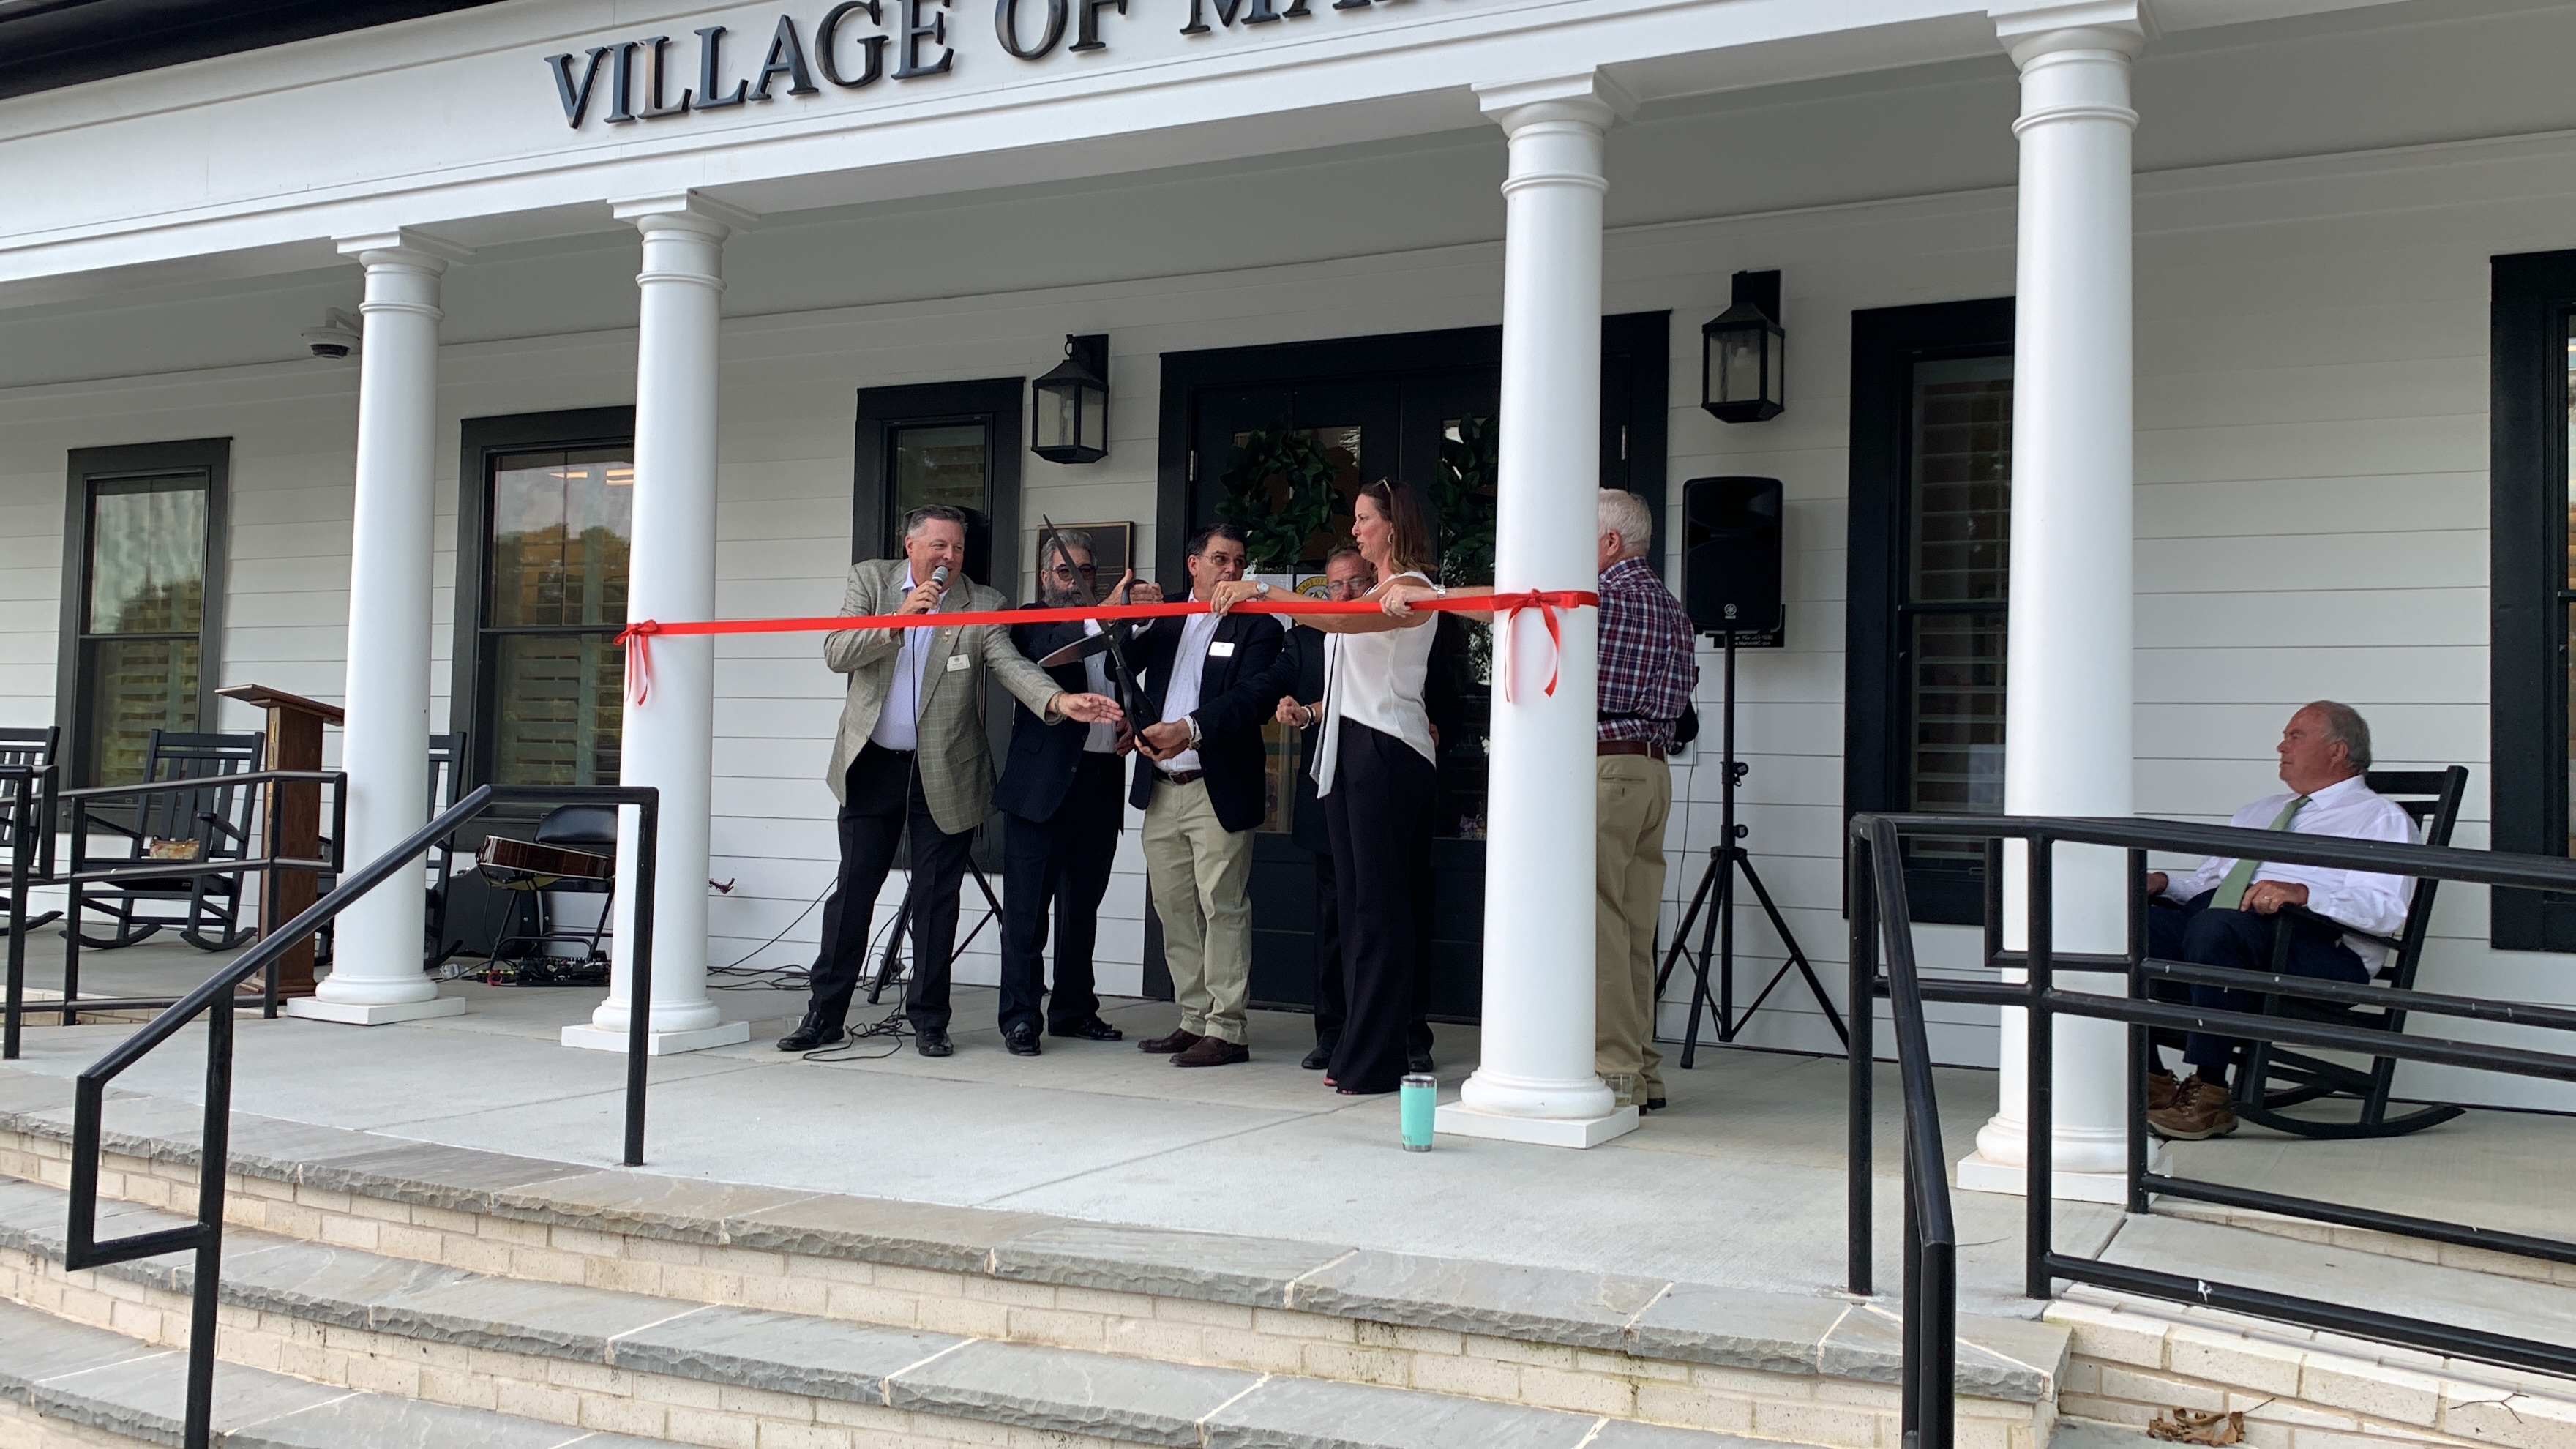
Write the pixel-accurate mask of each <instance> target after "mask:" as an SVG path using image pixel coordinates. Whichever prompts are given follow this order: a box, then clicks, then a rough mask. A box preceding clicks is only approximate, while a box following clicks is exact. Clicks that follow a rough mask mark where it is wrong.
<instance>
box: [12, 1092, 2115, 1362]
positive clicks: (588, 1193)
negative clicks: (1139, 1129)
mask: <svg viewBox="0 0 2576 1449" xmlns="http://www.w3.org/2000/svg"><path fill="white" fill-rule="evenodd" d="M69 1095H70V1094H69V1091H68V1087H67V1084H66V1083H63V1082H61V1081H60V1080H58V1079H55V1078H50V1077H42V1076H38V1075H35V1074H32V1073H27V1072H23V1071H19V1070H15V1069H5V1068H0V1131H16V1132H21V1133H24V1134H27V1135H30V1136H38V1137H45V1138H52V1139H56V1140H68V1139H69V1137H70V1134H71V1108H70V1105H69ZM109 1103H110V1105H109V1110H108V1122H107V1128H106V1131H105V1132H104V1133H103V1140H104V1141H105V1143H106V1145H107V1147H108V1149H109V1150H110V1151H114V1152H119V1153H124V1154H128V1155H132V1156H138V1157H145V1158H152V1159H160V1160H168V1161H175V1162H185V1163H190V1164H193V1163H194V1162H195V1161H196V1151H197V1142H198V1133H199V1127H200V1124H201V1122H202V1118H203V1111H202V1109H201V1108H199V1107H198V1106H196V1105H195V1104H192V1103H187V1102H180V1101H175V1100H172V1099H168V1098H161V1097H152V1096H147V1095H144V1094H140V1093H111V1094H110V1097H109ZM230 1158H231V1164H232V1168H233V1170H234V1171H235V1172H238V1173H243V1174H245V1175H249V1176H253V1177H258V1178H263V1179H267V1180H271V1181H279V1182H291V1183H297V1184H300V1185H303V1186H307V1187H311V1188H315V1189H319V1190H323V1191H329V1192H338V1193H347V1194H350V1195H353V1196H361V1197H368V1198H373V1199H378V1200H382V1201H389V1202H399V1203H406V1204H413V1205H420V1206H427V1207H434V1208H440V1209H445V1210H448V1211H456V1212H466V1213H479V1214H488V1215H492V1216H497V1217H504V1218H511V1219H516V1220H521V1221H528V1222H538V1223H548V1224H560V1225H565V1226H573V1227H580V1228H585V1229H588V1230H592V1231H598V1232H608V1233H622V1234H628V1235H633V1236H641V1237H653V1238H662V1239H667V1240H671V1241H678V1242H695V1243H705V1244H715V1245H721V1246H728V1247H736V1248H746V1249H753V1250H762V1251H772V1252H787V1253H797V1254H803V1255H807V1256H813V1257H832V1258H845V1259H851V1260H856V1261H863V1262H869V1263H877V1264H891V1265H896V1266H902V1267H914V1268H927V1269H932V1270H935V1271H941V1272H950V1273H961V1274H979V1275H985V1276H990V1277H995V1278H1003V1279H1015V1280H1020V1281H1026V1282H1034V1283H1046V1284H1051V1285H1054V1286H1058V1287H1072V1288H1091V1289H1099V1290H1103V1291H1108V1292H1117V1293H1146V1294H1154V1295H1158V1296H1164V1297H1172V1298H1184V1299H1195V1300H1199V1301H1205V1302H1216V1303H1228V1304H1235V1305H1239V1306H1245V1307H1254V1308H1293V1309H1296V1310H1298V1311H1301V1312H1308V1313H1319V1314H1329V1315H1334V1316H1339V1317H1345V1318H1356V1319H1365V1320H1368V1321H1372V1322H1380V1323H1391V1324H1397V1325H1401V1326H1405V1327H1414V1328H1438V1329H1448V1330H1452V1331H1457V1332H1465V1333H1475V1334H1482V1335H1487V1336H1491V1337H1498V1338H1511V1339H1518V1340H1522V1341H1528V1342H1540V1343H1551V1344H1562V1345H1570V1346H1576V1347H1586V1348H1602V1349H1609V1350H1613V1351H1621V1352H1626V1353H1630V1354H1634V1355H1636V1356H1638V1357H1641V1358H1652V1359H1662V1360H1668V1361H1673V1362H1680V1363H1691V1364H1705V1365H1710V1366H1714V1367H1722V1368H1739V1369H1753V1370H1759V1371H1766V1372H1773V1373H1792V1374H1814V1375H1820V1376H1824V1377H1830V1378H1842V1379H1850V1380H1855V1381H1858V1382H1864V1383H1873V1384H1893V1383H1895V1382H1897V1381H1898V1379H1899V1377H1900V1373H1901V1367H1902V1355H1901V1352H1900V1347H1901V1345H1900V1338H1899V1334H1898V1331H1897V1321H1896V1319H1895V1317H1894V1316H1893V1315H1892V1314H1890V1313H1889V1312H1887V1311H1886V1310H1885V1309H1883V1308H1881V1307H1879V1306H1876V1305H1872V1304H1861V1303H1854V1302H1851V1301H1850V1300H1847V1299H1843V1298H1838V1297H1821V1296H1813V1295H1804V1294H1794V1293H1772V1292H1760V1291H1753V1290H1746V1289H1739V1288H1727V1287H1720V1286H1716V1285H1709V1284H1695V1283H1678V1282H1671V1281H1668V1280H1665V1279H1660V1278H1641V1277H1635V1276H1632V1275H1626V1274H1616V1273H1593V1272H1577V1271H1571V1270H1565V1269H1556V1268H1532V1267H1523V1266H1517V1265H1512V1264H1504V1263H1490V1262H1479V1261H1474V1260H1468V1259H1455V1258H1434V1257H1426V1256H1420V1255H1414V1254H1404V1253H1388V1252H1379V1251H1374V1250H1364V1249H1355V1248H1352V1247H1349V1246H1343V1245H1333V1244H1320V1243H1307V1242H1297V1241H1290V1240H1286V1239H1275V1238H1258V1237H1250V1236H1242V1235H1233V1234H1221V1233H1197V1232H1185V1231H1180V1230H1176V1229H1164V1228H1148V1227H1132V1226H1121V1225H1117V1224H1106V1223H1095V1222H1084V1221H1079V1220H1075V1219H1068V1218H1058V1217H1050V1216H1046V1215H1043V1214H1038V1213H1021V1212H1000V1211H994V1210H990V1209H984V1208H971V1207H953V1206H948V1205H944V1204H938V1203H919V1202H905V1201H899V1200H894V1199H886V1198H867V1197H854V1196H845V1195H839V1194H832V1193H813V1192H802V1191H796V1190H791V1189H785V1188H770V1187H759V1186H752V1185H745V1184H739V1183H723V1182H710V1181H705V1180H701V1179H695V1178H675V1177H661V1176H656V1175H654V1174H652V1173H647V1172H640V1171H634V1170H630V1169H621V1168H601V1167H597V1166H584V1165H581V1164H577V1163H565V1162H549V1161H545V1160H542V1159H537V1158H528V1157H516V1156H511V1155H509V1154H505V1153H497V1152H484V1151H479V1150H476V1149H471V1148H462V1147H448V1146H442V1145H439V1144H436V1143H427V1142H415V1141H409V1140H406V1139H402V1138H395V1137H388V1136H385V1135H383V1134H380V1133H373V1132H360V1131H355V1130H350V1129H345V1128H336V1127H318V1126H314V1125H312V1124H309V1123H301V1122H288V1121H283V1120H279V1119H276V1118H266V1117H255V1116H250V1115H248V1114H244V1113H235V1114H234V1115H233V1119H232V1127H231V1141H230ZM2067 1344H2068V1334H2067V1332H2066V1330H2064V1329H2063V1328H2060V1327H2058V1326H2057V1325H2054V1324H2048V1323H2039V1322H2032V1321H2030V1320H2027V1319H2018V1318H1991V1317H1985V1316H1981V1315H1976V1314H1961V1315H1960V1316H1959V1354H1958V1384H1959V1388H1960V1390H1961V1391H1962V1392H1964V1393H1970V1394H1975V1395H1978V1396H1981V1397H1986V1398H1992V1399H1998V1400H2004V1401H2008V1402H2015V1403H2024V1404H2032V1403H2038V1402H2040V1401H2042V1400H2043V1399H2048V1398H2052V1397H2054V1395H2055V1392H2056V1385H2057V1383H2058V1381H2059V1378H2060V1376H2061V1375H2062V1373H2063V1371H2064V1368H2065V1366H2066V1363H2067V1353H2068V1347H2067Z"/></svg>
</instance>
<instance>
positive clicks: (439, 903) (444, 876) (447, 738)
mask: <svg viewBox="0 0 2576 1449" xmlns="http://www.w3.org/2000/svg"><path fill="white" fill-rule="evenodd" d="M464 766H465V736H464V735H463V734H451V735H431V736H430V737H429V813H430V816H431V818H433V819H435V818H436V817H437V816H438V814H439V812H440V811H443V810H445V809H446V808H447V807H449V806H450V805H453V804H455V803H456V797H457V794H458V793H459V792H458V790H457V788H456V787H457V786H458V784H459V783H461V782H462V780H463V778H464V776H463V774H462V773H461V772H462V771H463V769H464ZM426 861H427V863H428V866H429V911H428V914H427V915H426V917H424V921H425V923H426V925H427V928H428V941H427V943H426V951H427V954H428V969H430V970H432V971H435V970H437V969H438V968H439V967H441V966H443V965H445V964H446V963H447V958H448V957H450V956H453V955H455V954H456V953H457V952H459V951H461V950H464V949H465V943H464V942H463V941H461V940H457V941H451V940H449V939H448V937H447V897H448V894H449V890H448V883H449V882H450V881H452V880H453V879H455V872H456V837H455V836H452V835H451V836H449V837H448V838H447V839H445V840H442V841H440V842H438V844H436V845H433V846H431V847H430V848H429V854H428V856H427V857H426Z"/></svg>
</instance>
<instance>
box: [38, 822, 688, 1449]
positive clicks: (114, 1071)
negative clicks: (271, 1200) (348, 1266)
mask: <svg viewBox="0 0 2576 1449" xmlns="http://www.w3.org/2000/svg"><path fill="white" fill-rule="evenodd" d="M271 773H285V774H288V775H290V776H297V777H299V778H300V775H299V774H298V772H293V771H288V772H271ZM232 778H236V779H242V778H248V777H232ZM549 801H551V802H555V803H584V804H607V805H633V806H636V807H637V816H638V819H637V822H636V825H637V828H636V832H635V859H636V863H637V871H636V875H637V879H636V882H635V896H634V901H635V907H634V917H635V924H634V933H635V939H634V950H633V952H632V963H633V970H632V971H631V973H630V975H629V981H628V988H629V989H628V995H627V1003H628V1005H627V1010H628V1024H627V1038H626V1143H625V1148H626V1151H625V1158H624V1162H625V1165H626V1166H628V1167H640V1166H642V1165H643V1162H644V1088H645V1063H646V1060H647V1058H646V1052H645V1048H646V1046H647V1033H648V1032H649V1030H650V1028H651V1018H652V999H653V877H654V857H655V851H656V844H657V841H658V838H659V833H660V819H659V816H660V812H661V792H660V791H659V790H656V789H653V788H651V787H649V786H563V787H559V788H549V787H545V786H533V785H485V786H482V787H480V788H478V789H477V790H475V791H474V792H473V793H472V794H470V795H467V796H466V797H465V798H464V799H462V800H459V801H457V802H456V804H455V805H453V806H451V807H449V808H448V809H447V810H445V811H443V812H441V813H440V814H439V816H438V818H436V819H434V820H432V821H430V822H429V823H428V824H427V825H425V826H422V827H421V828H420V829H419V830H417V831H414V832H413V833H412V834H411V835H410V836H409V837H408V838H406V839H405V840H404V841H403V842H402V843H401V844H400V845H397V846H395V847H394V848H393V849H391V850H389V851H386V852H385V853H384V854H383V855H380V856H378V857H376V858H375V859H374V860H371V861H369V862H367V863H366V864H365V865H363V866H361V867H359V868H358V869H357V870H356V871H355V872H353V873H351V874H348V875H346V876H343V877H342V878H341V880H340V882H339V887H338V889H336V890H334V891H332V892H331V893H330V894H329V895H327V896H324V897H323V898H322V899H321V900H319V901H316V902H315V903H314V904H313V905H312V906H310V907H308V908H307V909H305V910H304V911H303V912H302V913H301V914H299V915H297V916H296V917H295V919H294V920H291V921H289V922H287V923H286V924H285V925H284V926H281V927H279V928H278V929H277V931H276V932H274V933H273V934H271V935H270V936H268V937H267V938H266V939H265V940H262V941H261V942H260V943H259V944H258V945H256V946H253V947H252V948H251V949H249V950H248V951H245V952H243V953H242V954H241V955H240V956H239V957H238V958H236V959H235V960H234V961H233V963H232V964H231V965H230V966H227V967H225V968H224V969H223V970H221V971H218V972H216V973H215V974H214V975H213V976H211V977H208V978H207V979H206V980H205V981H204V982H203V983H202V984H200V985H199V986H198V987H197V988H196V989H195V990H194V991H191V992H189V993H188V994H187V995H186V996H184V997H182V998H180V999H179V1001H178V1002H177V1003H176V1004H175V1005H173V1006H171V1007H170V1008H169V1009H168V1010H165V1011H163V1012H162V1013H161V1014H160V1015H159V1016H156V1017H154V1018H153V1019H152V1020H151V1022H150V1023H148V1024H146V1025H145V1026H144V1027H143V1029H142V1030H140V1031H137V1032H136V1033H135V1034H134V1035H132V1036H130V1037H128V1038H126V1039H125V1040H124V1041H122V1042H120V1043H118V1044H117V1046H116V1047H115V1049H114V1050H112V1051H110V1052H108V1053H107V1055H105V1056H103V1057H100V1058H99V1059H98V1060H97V1061H95V1062H93V1063H91V1064H90V1065H89V1066H88V1067H86V1068H84V1069H83V1070H82V1072H81V1074H80V1076H79V1077H78V1078H77V1079H76V1080H75V1082H74V1084H73V1093H74V1094H73V1100H72V1152H71V1184H70V1186H71V1211H70V1223H69V1225H68V1226H67V1228H66V1229H65V1232H64V1248H63V1266H64V1268H65V1269H66V1270H67V1271H79V1270H81V1269H86V1268H97V1267H103V1266H105V1265H107V1264H110V1263H123V1262H129V1261H132V1260H133V1259H136V1258H149V1257H155V1256H157V1255H159V1254H162V1253H174V1252H183V1251H188V1250H191V1249H193V1250H194V1251H195V1252H196V1254H197V1265H196V1272H195V1280H194V1282H193V1284H192V1285H191V1291H192V1295H193V1296H192V1300H191V1303H190V1309H191V1312H190V1317H189V1328H188V1395H187V1422H186V1426H185V1429H184V1431H183V1435H182V1440H181V1442H182V1444H183V1445H184V1446H185V1449H207V1446H208V1445H209V1443H210V1441H211V1436H212V1430H213V1415H214V1391H215V1312H216V1306H217V1294H218V1290H219V1287H220V1284H221V1278H222V1271H223V1229H224V1189H225V1178H226V1176H227V1166H226V1164H227V1162H228V1160H229V1147H230V1132H231V1122H232V1069H233V1013H232V1011H231V1010H230V998H231V997H232V995H233V993H234V992H235V991H236V990H237V989H238V988H239V987H240V985H241V983H243V982H245V981H247V980H249V979H250V978H251V977H252V976H254V975H256V974H258V973H259V972H261V971H264V970H267V969H268V968H269V966H270V965H271V964H272V963H273V962H275V961H276V960H277V958H278V957H280V956H282V955H284V954H285V953H286V952H287V951H288V950H289V949H291V948H293V947H294V946H295V945H296V944H297V943H299V942H301V941H303V940H305V939H306V938H308V937H310V936H311V935H313V933H314V932H316V931H318V930H320V929H321V928H322V925H323V923H324V922H326V921H329V920H330V919H331V918H333V917H334V916H337V915H339V914H340V913H341V912H342V911H344V910H347V909H348V908H349V906H350V904H351V903H353V902H355V901H357V900H358V899H359V898H361V897H363V896H364V895H366V894H367V892H369V891H372V890H374V889H375V888H377V887H378V886H381V885H383V884H384V883H385V882H386V881H389V880H393V879H395V878H396V877H397V876H400V875H402V874H403V873H404V872H405V871H407V870H410V869H413V868H414V867H413V862H415V861H417V860H418V859H420V857H421V856H423V855H425V854H426V853H428V851H429V850H430V848H431V847H432V846H435V845H436V844H438V842H440V841H441V840H444V839H446V838H447V837H448V836H450V835H452V834H454V833H455V832H456V831H457V829H458V828H460V827H461V826H463V825H464V824H465V823H466V822H467V821H469V820H472V819H473V818H474V817H475V816H477V815H479V814H481V813H483V811H485V810H486V809H489V808H490V807H492V806H493V805H496V804H503V803H543V802H549ZM336 838H338V837H335V839H336ZM219 1004H221V1005H223V1006H225V1008H226V1009H224V1010H212V1009H211V1008H213V1007H215V1006H217V1005H219ZM200 1015H203V1016H204V1017H205V1018H206V1027H207V1031H206V1102H205V1125H204V1127H203V1129H202V1135H201V1139H200V1146H199V1150H198V1157H197V1220H196V1221H195V1222H194V1223H191V1224H189V1225H188V1226H187V1227H184V1228H168V1229H164V1230H162V1231H159V1232H151V1233H137V1234H135V1235H133V1236H130V1237H124V1238H115V1239H111V1240H109V1241H107V1242H100V1241H99V1240H98V1177H99V1170H100V1165H101V1155H102V1152H103V1147H102V1143H103V1141H104V1134H105V1128H106V1112H107V1086H108V1083H110V1082H112V1081H114V1080H116V1078H117V1077H118V1076H119V1075H120V1074H121V1073H123V1072H124V1071H125V1069H126V1068H128V1067H131V1066H133V1065H134V1064H135V1063H136V1062H139V1061H141V1060H142V1059H143V1058H144V1056H145V1055H146V1054H148V1053H149V1052H150V1051H151V1050H152V1049H153V1048H154V1047H157V1046H159V1045H160V1044H161V1043H163V1042H165V1041H168V1040H169V1039H170V1038H171V1037H173V1036H175V1035H177V1034H178V1032H179V1031H180V1029H181V1028H183V1027H185V1026H186V1025H187V1024H188V1023H189V1022H191V1021H193V1020H195V1019H196V1018H197V1017H198V1016H200Z"/></svg>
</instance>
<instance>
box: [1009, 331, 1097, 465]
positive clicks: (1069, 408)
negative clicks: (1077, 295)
mask: <svg viewBox="0 0 2576 1449" xmlns="http://www.w3.org/2000/svg"><path fill="white" fill-rule="evenodd" d="M1029 451H1030V452H1032V453H1035V454H1037V455H1038V456H1039V457H1041V458H1044V459H1046V460H1047V461H1048V462H1050V463H1097V462H1099V461H1100V460H1101V459H1103V458H1106V457H1108V456H1109V338H1108V336H1107V335H1106V334H1101V333H1095V334H1093V335H1091V336H1088V337H1067V338H1066V339H1064V361H1063V362H1061V363H1059V364H1058V365H1057V366H1056V369H1055V371H1053V372H1050V373H1048V374H1047V375H1046V376H1044V377H1041V378H1039V379H1038V380H1037V381H1036V382H1033V383H1031V384H1029Z"/></svg>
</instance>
